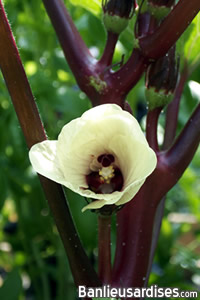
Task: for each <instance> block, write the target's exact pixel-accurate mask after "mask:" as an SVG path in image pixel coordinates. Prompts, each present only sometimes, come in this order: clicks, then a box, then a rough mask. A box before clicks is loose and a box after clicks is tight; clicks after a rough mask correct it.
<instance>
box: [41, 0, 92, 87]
mask: <svg viewBox="0 0 200 300" xmlns="http://www.w3.org/2000/svg"><path fill="white" fill-rule="evenodd" d="M43 3H44V6H45V8H46V10H47V12H48V15H49V17H50V19H51V21H52V24H53V26H54V29H55V31H56V33H57V36H58V38H59V41H60V44H61V46H62V48H63V51H64V54H65V57H66V60H67V62H68V64H69V66H70V68H71V70H72V72H73V73H74V75H75V77H76V80H77V82H78V84H79V85H80V87H81V88H82V89H84V88H85V85H88V77H89V76H91V75H92V72H93V71H92V70H93V68H94V65H95V63H96V60H95V59H94V58H93V57H92V55H91V54H90V52H89V50H88V48H87V46H86V45H85V43H84V41H83V40H82V38H81V36H80V34H79V32H78V31H77V29H76V27H75V25H74V23H73V21H72V19H71V17H70V15H69V13H68V11H67V9H66V7H65V5H64V3H63V1H62V0H43Z"/></svg>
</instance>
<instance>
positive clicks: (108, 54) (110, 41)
mask: <svg viewBox="0 0 200 300" xmlns="http://www.w3.org/2000/svg"><path fill="white" fill-rule="evenodd" d="M118 37H119V35H118V34H116V33H113V32H110V31H108V36H107V42H106V46H105V49H104V52H103V55H102V57H101V59H100V60H99V62H98V64H100V65H105V66H107V67H108V66H110V65H111V64H112V58H113V54H114V51H115V46H116V43H117V40H118Z"/></svg>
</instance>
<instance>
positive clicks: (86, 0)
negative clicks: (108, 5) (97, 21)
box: [70, 0, 101, 16]
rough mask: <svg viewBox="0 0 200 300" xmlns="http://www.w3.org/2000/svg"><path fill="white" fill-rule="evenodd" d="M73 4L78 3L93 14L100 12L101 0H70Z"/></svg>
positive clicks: (96, 14)
mask: <svg viewBox="0 0 200 300" xmlns="http://www.w3.org/2000/svg"><path fill="white" fill-rule="evenodd" d="M70 2H71V3H72V4H73V5H79V6H81V7H83V8H85V9H86V10H88V11H90V12H91V13H92V14H94V15H95V16H98V15H99V14H100V13H101V0H70Z"/></svg>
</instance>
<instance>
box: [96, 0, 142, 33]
mask: <svg viewBox="0 0 200 300" xmlns="http://www.w3.org/2000/svg"><path fill="white" fill-rule="evenodd" d="M102 7H103V12H104V15H103V22H104V25H105V27H106V29H107V31H110V32H113V33H116V34H120V33H121V32H122V31H123V30H124V29H125V28H126V26H127V25H128V21H129V19H130V18H131V17H132V15H133V13H134V10H135V7H136V2H135V0H103V1H102Z"/></svg>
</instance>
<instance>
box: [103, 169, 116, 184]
mask: <svg viewBox="0 0 200 300" xmlns="http://www.w3.org/2000/svg"><path fill="white" fill-rule="evenodd" d="M99 175H100V180H101V181H102V182H106V183H108V184H109V183H110V179H111V178H113V177H114V176H115V170H114V168H113V166H109V167H106V168H104V167H103V168H101V169H100V170H99Z"/></svg>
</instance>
